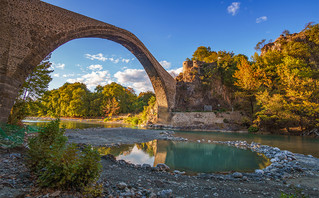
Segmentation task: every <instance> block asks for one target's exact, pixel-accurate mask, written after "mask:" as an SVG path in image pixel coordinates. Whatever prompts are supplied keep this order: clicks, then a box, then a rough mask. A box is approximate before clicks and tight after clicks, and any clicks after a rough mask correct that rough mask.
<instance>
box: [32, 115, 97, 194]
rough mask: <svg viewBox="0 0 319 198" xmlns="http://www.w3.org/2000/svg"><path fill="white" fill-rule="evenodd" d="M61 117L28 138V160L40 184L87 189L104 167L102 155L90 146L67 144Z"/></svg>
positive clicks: (43, 185)
mask: <svg viewBox="0 0 319 198" xmlns="http://www.w3.org/2000/svg"><path fill="white" fill-rule="evenodd" d="M59 125H60V120H59V119H57V120H55V121H52V122H50V123H49V124H48V125H47V126H45V127H43V128H42V129H41V130H40V131H39V134H38V136H36V137H34V138H31V139H30V140H29V142H28V145H29V150H28V153H27V154H28V155H27V163H28V166H29V167H30V169H31V171H33V172H34V173H35V174H36V176H37V181H38V184H39V185H40V186H41V187H52V188H61V189H76V190H82V191H83V190H85V189H86V188H87V187H88V186H91V187H92V186H96V185H95V183H96V181H97V179H98V177H99V174H100V171H101V164H100V163H99V161H100V155H99V153H98V152H97V150H96V149H93V148H92V147H91V146H85V147H84V148H83V149H82V150H80V149H79V148H78V147H77V146H76V145H75V144H69V145H67V144H66V143H67V140H68V139H67V137H66V136H64V132H65V128H62V129H60V128H59Z"/></svg>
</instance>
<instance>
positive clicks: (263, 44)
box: [255, 39, 266, 51]
mask: <svg viewBox="0 0 319 198" xmlns="http://www.w3.org/2000/svg"><path fill="white" fill-rule="evenodd" d="M265 44H266V39H263V40H261V41H259V42H258V43H257V45H256V46H255V50H256V51H260V50H261V49H262V48H263V47H264V46H265Z"/></svg>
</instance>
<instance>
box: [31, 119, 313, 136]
mask: <svg viewBox="0 0 319 198" xmlns="http://www.w3.org/2000/svg"><path fill="white" fill-rule="evenodd" d="M127 117H128V115H120V116H114V118H113V119H111V120H109V121H104V119H103V118H60V119H61V121H77V122H87V123H101V124H116V125H126V126H127V127H138V128H140V129H151V130H152V129H156V130H158V129H160V130H180V131H182V130H191V131H199V132H201V131H207V132H208V131H214V132H236V133H252V132H248V129H247V128H246V127H243V126H240V125H239V124H231V123H223V124H222V125H221V124H217V125H216V124H214V125H203V124H199V125H190V126H173V125H163V124H147V125H138V126H133V125H130V124H128V123H126V122H124V120H125V118H127ZM55 119H56V118H51V117H27V118H26V120H34V121H40V120H55ZM252 134H260V135H269V134H274V135H283V136H307V137H311V138H319V135H318V134H319V132H318V130H316V129H315V130H313V131H312V132H311V131H310V132H308V133H306V134H303V133H302V132H300V131H296V130H295V131H294V132H287V130H285V129H283V130H278V131H276V132H269V131H258V132H253V133H252Z"/></svg>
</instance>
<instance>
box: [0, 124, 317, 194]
mask: <svg viewBox="0 0 319 198" xmlns="http://www.w3.org/2000/svg"><path fill="white" fill-rule="evenodd" d="M172 133H173V132H171V131H160V130H155V131H154V130H133V129H126V128H117V129H86V130H67V132H66V135H67V136H68V137H69V141H70V142H76V143H80V144H88V143H91V144H93V145H96V146H100V145H103V146H117V145H121V144H133V143H141V142H146V141H150V140H153V139H165V140H174V141H187V139H185V138H183V137H176V136H175V135H174V134H172ZM216 143H221V144H230V145H231V146H239V147H246V149H251V148H254V149H256V151H257V150H258V152H261V151H260V149H262V150H264V151H265V152H266V153H267V152H268V153H269V156H268V157H269V158H271V159H276V160H273V165H272V166H270V168H268V169H267V170H259V171H256V172H255V173H231V174H227V175H222V174H198V175H196V176H190V175H184V174H183V173H181V172H178V171H175V172H170V171H169V170H168V169H166V170H164V169H160V168H156V167H153V168H152V167H150V166H147V165H134V164H129V163H127V162H125V161H123V160H118V161H117V160H115V159H114V158H113V157H112V156H110V155H107V156H104V157H102V158H101V163H102V165H103V171H102V174H101V177H100V179H99V182H100V183H101V184H102V185H103V189H104V195H105V196H109V197H117V196H123V197H125V196H126V197H142V196H148V197H169V196H174V197H258V196H259V197H280V195H281V193H282V192H284V193H286V194H289V193H294V194H296V193H298V192H297V191H299V190H301V191H302V192H303V193H304V194H306V195H307V196H309V197H316V196H318V195H319V191H318V186H319V169H318V164H319V159H317V158H314V157H311V156H306V155H300V154H294V153H290V152H288V151H287V152H286V151H281V150H280V149H278V148H272V147H267V146H266V147H265V146H262V145H259V144H255V143H254V144H247V143H245V142H242V141H238V142H235V141H234V142H230V141H229V142H216ZM236 144H237V145H236ZM248 147H249V148H248ZM24 153H25V148H23V147H22V148H20V149H11V150H4V149H2V150H0V155H1V161H0V174H1V178H0V180H1V182H0V185H1V186H0V189H1V190H0V197H15V196H17V195H19V196H20V197H70V196H71V197H81V195H79V194H78V193H76V192H63V191H56V190H49V189H39V188H37V187H36V185H35V184H34V180H33V178H32V176H31V175H30V174H29V173H28V170H27V169H26V167H25V165H24V163H23V160H24V155H25V154H24ZM283 154H284V155H285V156H283ZM277 158H278V160H277ZM285 160H286V161H287V162H285ZM285 163H286V164H288V165H287V166H286V165H285ZM285 168H286V169H285ZM261 171H264V172H263V173H262V172H261ZM286 171H290V172H286ZM295 188H296V189H297V191H296V190H295Z"/></svg>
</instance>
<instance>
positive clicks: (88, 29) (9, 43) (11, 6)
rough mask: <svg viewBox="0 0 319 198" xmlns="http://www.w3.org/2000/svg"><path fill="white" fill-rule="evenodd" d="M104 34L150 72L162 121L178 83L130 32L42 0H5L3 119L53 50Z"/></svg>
mask: <svg viewBox="0 0 319 198" xmlns="http://www.w3.org/2000/svg"><path fill="white" fill-rule="evenodd" d="M89 37H94V38H102V39H108V40H111V41H114V42H116V43H119V44H121V45H122V46H124V47H125V48H127V49H128V50H129V51H130V52H131V53H133V54H134V55H135V57H136V58H137V59H138V60H139V61H140V63H141V64H142V65H143V67H144V69H145V71H146V73H147V74H148V76H149V78H150V80H151V82H152V85H153V88H154V90H155V94H156V97H157V104H158V121H159V122H160V123H167V122H169V120H170V111H171V109H172V108H174V104H175V93H176V82H175V80H174V78H172V77H171V76H170V74H169V73H168V72H167V71H166V70H165V69H164V68H163V67H162V66H161V65H160V64H159V63H158V61H157V60H156V59H155V58H154V57H153V55H152V54H151V53H150V52H149V51H148V49H147V48H146V47H145V46H144V44H143V43H142V42H141V41H140V40H139V39H138V38H137V37H136V36H135V35H134V34H132V33H131V32H129V31H127V30H124V29H121V28H118V27H115V26H113V25H110V24H107V23H104V22H101V21H97V20H94V19H92V18H89V17H86V16H83V15H80V14H77V13H74V12H71V11H68V10H65V9H62V8H59V7H56V6H53V5H51V4H48V3H44V2H41V1H40V0H0V122H6V121H7V118H8V115H9V113H10V109H11V108H12V106H13V104H14V100H15V98H16V96H17V94H18V90H19V88H20V87H21V85H22V83H23V82H24V80H25V79H26V77H27V76H28V74H30V73H31V71H32V70H33V69H34V68H35V66H36V65H38V64H39V63H40V62H41V61H42V60H43V59H44V58H45V57H46V56H47V55H48V54H50V53H51V52H52V51H54V50H55V49H56V48H58V47H59V46H61V45H63V44H64V43H66V42H68V41H70V40H73V39H78V38H89Z"/></svg>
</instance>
